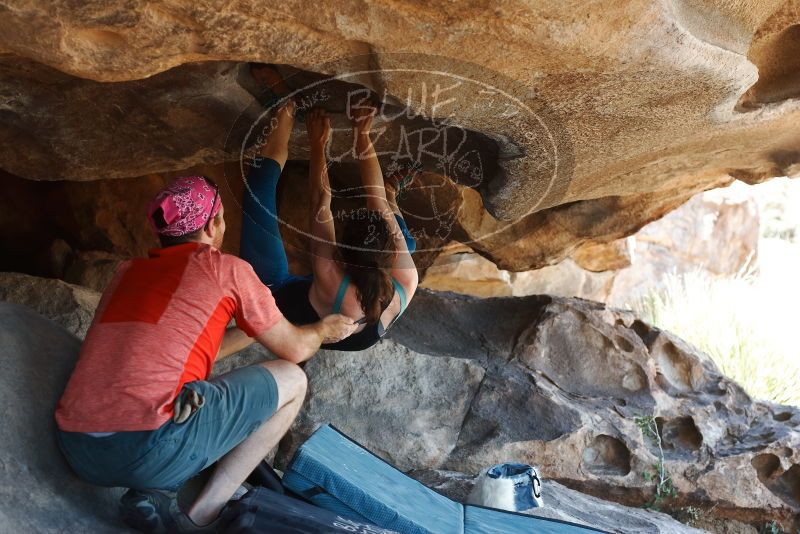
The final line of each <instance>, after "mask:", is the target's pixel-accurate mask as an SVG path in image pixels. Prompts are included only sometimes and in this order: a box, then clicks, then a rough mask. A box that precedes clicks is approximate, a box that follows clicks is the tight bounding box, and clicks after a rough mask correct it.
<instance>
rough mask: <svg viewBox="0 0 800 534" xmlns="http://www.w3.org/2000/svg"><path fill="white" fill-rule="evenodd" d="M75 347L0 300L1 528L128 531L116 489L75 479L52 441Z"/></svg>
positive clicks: (58, 330)
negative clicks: (0, 365)
mask: <svg viewBox="0 0 800 534" xmlns="http://www.w3.org/2000/svg"><path fill="white" fill-rule="evenodd" d="M78 347H79V340H78V339H77V338H76V337H75V336H73V335H72V334H70V333H69V332H67V331H66V330H64V329H63V328H62V327H60V326H58V325H57V324H55V323H53V322H51V321H49V320H47V319H45V318H43V317H41V316H39V315H37V314H36V313H34V312H33V311H30V310H29V309H27V308H24V307H22V306H19V305H17V304H11V303H8V302H0V351H2V359H3V374H2V377H0V381H2V386H1V387H0V401H2V403H3V406H5V407H6V410H5V412H6V413H5V415H4V417H3V432H2V433H0V463H2V465H3V469H2V470H0V501H2V503H3V512H2V514H0V531H2V532H53V533H55V532H98V533H112V532H131V531H130V530H129V529H127V528H125V527H124V525H122V524H121V523H120V522H119V520H118V519H117V505H118V499H119V496H120V494H121V490H119V489H113V490H112V489H105V488H99V487H95V486H90V485H88V484H85V483H83V482H82V481H80V480H79V479H78V478H77V477H76V476H75V475H74V474H73V473H72V471H71V470H70V469H69V467H68V466H67V463H66V461H65V460H64V459H63V457H62V455H61V451H59V450H58V446H57V444H56V441H55V421H54V420H53V411H54V410H55V406H56V402H57V401H58V398H59V397H60V396H61V392H62V391H63V390H64V386H65V385H66V383H67V378H68V377H69V373H70V372H71V371H72V366H73V365H74V363H75V359H76V357H77V355H78Z"/></svg>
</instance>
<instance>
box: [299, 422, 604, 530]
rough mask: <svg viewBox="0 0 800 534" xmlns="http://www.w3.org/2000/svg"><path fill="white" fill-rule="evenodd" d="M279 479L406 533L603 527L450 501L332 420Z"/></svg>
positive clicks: (325, 503)
mask: <svg viewBox="0 0 800 534" xmlns="http://www.w3.org/2000/svg"><path fill="white" fill-rule="evenodd" d="M283 485H284V486H285V487H286V488H288V489H289V490H291V491H293V492H295V493H298V494H300V495H302V496H304V497H305V498H307V499H309V500H310V501H311V502H313V503H314V504H316V505H317V506H320V507H321V508H325V509H327V510H330V511H332V512H336V513H339V514H342V515H346V516H350V517H352V518H353V519H356V520H360V521H364V522H371V523H374V524H376V525H378V526H380V527H382V528H386V529H391V530H396V531H398V532H402V533H406V534H517V533H519V534H532V533H533V534H595V533H597V532H604V531H602V530H597V529H593V528H590V527H584V526H581V525H576V524H572V523H567V522H562V521H556V520H552V519H545V518H539V517H534V516H530V515H525V514H516V513H511V512H506V511H504V510H495V509H492V508H484V507H480V506H464V505H462V504H460V503H457V502H454V501H451V500H450V499H448V498H447V497H444V496H443V495H440V494H438V493H436V492H435V491H433V490H432V489H430V488H428V487H426V486H425V485H423V484H421V483H419V482H417V481H416V480H414V479H412V478H410V477H408V476H406V475H405V474H404V473H403V472H402V471H400V470H399V469H397V468H395V467H394V466H392V465H390V464H389V463H387V462H385V461H384V460H382V459H381V458H379V457H378V456H376V455H374V454H373V453H371V452H370V451H368V450H367V449H365V448H364V447H362V446H361V445H359V444H358V443H356V442H355V441H353V440H352V439H350V438H349V437H347V436H346V435H345V434H343V433H342V432H340V431H339V430H337V429H335V428H334V427H332V426H330V425H324V426H322V427H320V428H319V429H317V431H316V432H314V434H312V435H311V436H310V437H309V438H308V440H307V441H306V442H305V443H304V444H303V445H301V446H300V447H299V448H298V449H297V452H295V456H294V458H293V459H292V461H291V462H290V463H289V466H288V467H287V469H286V473H284V477H283Z"/></svg>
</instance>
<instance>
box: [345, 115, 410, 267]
mask: <svg viewBox="0 0 800 534" xmlns="http://www.w3.org/2000/svg"><path fill="white" fill-rule="evenodd" d="M375 111H376V110H375V106H373V105H372V104H369V103H367V102H366V101H362V102H361V103H359V104H355V105H353V106H352V107H351V118H352V120H353V136H354V137H355V145H356V159H357V160H358V171H359V174H360V175H361V184H362V187H363V188H364V194H365V195H366V196H367V209H370V210H373V211H377V212H380V213H381V215H383V218H384V220H385V221H386V224H387V225H388V226H389V231H391V232H392V235H393V236H394V240H395V243H396V248H395V250H397V251H398V259H400V256H402V255H403V254H405V255H408V249H407V248H406V244H405V240H404V238H403V233H402V232H401V231H400V226H399V225H398V224H397V220H396V219H395V218H394V210H393V209H392V206H391V205H390V204H389V201H388V200H387V198H386V189H385V186H384V183H383V173H382V172H381V166H380V163H379V162H378V156H377V154H376V153H375V147H374V146H373V144H372V138H371V137H370V132H371V129H372V120H373V118H374V117H375ZM401 242H402V244H401ZM403 251H405V252H403ZM409 258H410V256H409ZM395 263H397V261H396V262H395ZM400 263H401V264H403V265H408V264H409V263H412V264H413V262H409V261H407V260H405V259H403V260H401V261H400Z"/></svg>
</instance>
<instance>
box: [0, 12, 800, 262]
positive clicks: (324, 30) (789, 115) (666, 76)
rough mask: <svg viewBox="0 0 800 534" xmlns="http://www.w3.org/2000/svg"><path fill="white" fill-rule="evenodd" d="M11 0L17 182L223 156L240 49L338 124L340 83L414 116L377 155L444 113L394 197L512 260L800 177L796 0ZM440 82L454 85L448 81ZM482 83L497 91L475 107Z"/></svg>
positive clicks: (248, 117)
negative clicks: (414, 186)
mask: <svg viewBox="0 0 800 534" xmlns="http://www.w3.org/2000/svg"><path fill="white" fill-rule="evenodd" d="M6 5H7V6H8V8H7V9H6V10H5V14H6V15H7V16H5V17H3V20H2V21H0V30H2V31H0V36H2V37H0V49H2V50H3V51H4V52H5V54H4V55H3V57H2V58H1V59H0V64H2V65H0V86H2V88H3V94H4V95H7V96H6V97H5V98H4V101H3V109H4V120H3V123H2V127H0V139H2V140H3V143H1V144H0V146H2V147H3V148H1V149H0V165H1V166H2V167H3V168H4V169H5V170H7V171H9V172H10V173H12V174H15V175H18V176H22V177H25V178H34V179H38V180H54V179H69V180H87V179H100V178H123V177H136V176H142V175H148V174H150V173H156V172H166V171H169V172H174V171H178V170H182V169H188V168H191V167H192V166H194V165H200V164H206V165H207V164H221V163H222V162H225V161H231V160H237V159H238V157H239V154H238V153H239V151H240V150H239V148H240V147H239V146H238V145H237V143H236V142H234V141H235V140H236V138H237V136H238V135H239V134H241V131H240V127H242V126H247V125H248V124H249V123H252V122H253V120H255V119H254V118H257V117H258V115H259V113H260V111H261V106H260V105H259V103H258V102H259V98H261V97H262V96H263V95H260V94H258V88H255V87H254V86H253V85H252V81H251V80H249V79H248V76H247V73H246V72H245V71H246V68H244V65H243V64H242V63H240V62H242V61H264V62H270V63H276V64H280V65H282V69H283V71H284V73H285V74H286V75H287V76H288V77H289V78H290V80H289V81H290V83H289V85H290V88H291V89H293V90H300V89H303V88H304V87H308V86H309V84H312V83H316V81H318V79H319V78H320V76H322V75H332V74H336V75H338V76H340V78H341V79H340V80H338V81H337V83H336V84H332V85H330V91H329V94H328V97H326V98H327V99H326V100H324V101H322V102H321V105H324V106H325V107H327V108H328V109H329V111H331V112H332V113H333V114H334V124H335V126H337V128H338V127H340V126H342V125H343V124H344V121H343V118H342V112H343V110H344V108H345V103H344V101H343V100H342V99H341V96H342V95H343V94H345V93H346V92H347V91H349V90H350V89H354V88H356V89H357V88H363V89H368V90H370V91H372V94H373V96H375V97H377V98H379V99H380V100H381V101H382V102H384V103H386V104H387V106H389V111H391V112H393V113H394V112H396V111H397V110H398V109H404V108H407V109H410V110H414V116H413V117H412V118H408V117H407V116H404V115H403V114H398V115H397V117H394V118H390V119H387V120H385V121H383V122H382V123H381V124H382V126H386V131H385V135H384V137H383V139H384V140H385V142H386V143H387V145H388V146H397V141H398V139H403V135H402V131H403V128H405V129H406V130H405V131H408V128H409V127H413V128H416V130H415V131H418V132H423V131H428V130H427V129H428V128H430V127H431V125H432V124H433V122H434V121H435V120H439V119H445V118H446V119H447V120H446V121H445V122H446V123H447V124H446V125H445V127H444V128H443V129H441V130H440V132H441V131H446V130H447V129H456V130H458V131H459V132H460V133H462V134H463V135H464V138H463V139H464V143H465V144H464V145H463V147H464V148H465V150H464V151H463V153H458V154H448V156H458V157H455V158H451V159H452V161H450V160H449V159H448V157H444V156H441V155H439V156H441V157H437V156H436V155H431V153H433V152H434V151H433V150H432V149H431V150H427V151H426V150H425V149H426V146H427V143H428V141H423V140H422V139H421V137H422V134H420V139H414V140H412V141H413V142H412V144H411V145H410V147H409V149H410V151H413V152H414V153H416V154H418V155H419V154H421V153H423V152H424V154H423V156H424V157H422V159H424V160H425V161H424V162H425V164H426V166H427V167H426V170H427V171H428V173H429V176H428V177H427V178H426V181H425V182H424V185H425V187H426V188H427V189H425V190H424V191H419V192H418V196H422V197H423V200H415V201H414V203H413V204H412V205H409V206H408V209H409V211H411V212H414V211H416V212H420V213H422V212H423V211H424V208H427V209H430V208H431V207H432V206H436V207H437V209H438V208H441V207H442V206H447V208H448V209H445V210H444V212H439V213H437V214H436V217H437V218H438V221H437V224H436V225H435V226H436V229H437V230H439V231H442V232H444V233H445V234H447V235H446V236H445V237H446V238H447V240H448V241H449V240H455V241H459V242H463V243H466V244H468V245H469V246H470V247H471V248H473V249H474V250H476V251H478V252H479V253H480V254H482V255H484V256H486V257H489V258H491V259H492V260H493V261H495V262H496V263H497V264H498V265H499V266H500V267H501V268H504V269H509V270H526V269H530V268H536V267H542V266H545V265H550V264H553V263H556V262H558V261H560V260H561V259H563V258H565V257H567V256H568V255H569V254H570V253H571V252H573V251H574V250H575V249H576V248H577V247H579V246H581V245H583V244H586V243H592V242H607V241H610V240H613V239H617V238H620V237H624V236H625V235H628V234H630V233H633V232H635V231H636V230H637V229H638V228H640V227H641V226H642V225H644V224H645V223H647V222H649V221H651V220H654V219H655V218H658V217H659V216H661V215H663V214H664V213H666V212H667V211H669V210H670V209H672V208H674V207H676V206H677V205H679V204H681V203H682V202H684V201H685V200H687V199H688V198H689V197H690V196H691V195H692V194H694V193H696V192H699V191H702V190H705V189H708V188H711V187H714V186H717V185H722V184H725V183H728V182H729V181H730V179H731V178H730V177H731V176H733V177H737V178H741V179H743V180H745V181H748V182H757V181H761V180H764V179H766V178H769V177H773V176H780V175H794V174H797V173H798V170H800V167H799V166H798V161H800V152H798V150H797V146H798V145H800V132H798V131H797V128H795V127H794V125H795V124H796V122H797V118H798V115H799V114H800V105H799V104H798V101H797V100H796V98H795V97H796V96H797V95H798V94H800V86H799V85H798V81H797V76H796V69H795V68H794V67H795V66H796V60H795V59H794V57H795V56H796V54H794V52H795V51H796V50H797V49H798V46H800V45H798V42H800V39H799V38H798V32H797V31H796V29H797V27H798V22H799V21H800V18H798V15H797V10H796V5H795V3H794V2H793V1H792V0H784V1H781V0H774V1H760V2H749V1H748V2H745V1H738V0H737V1H734V2H718V1H716V2H715V1H711V2H705V3H697V2H684V1H677V0H676V1H670V2H645V1H636V2H633V3H630V2H625V3H611V4H608V3H605V4H603V5H602V6H601V5H599V4H598V5H594V4H591V5H589V4H570V3H568V4H557V5H555V4H550V3H547V2H533V3H531V2H528V3H524V2H515V1H512V0H509V1H504V2H501V3H500V4H498V5H497V6H494V8H493V9H492V11H491V13H490V14H487V12H486V10H485V9H484V8H483V7H482V6H471V5H463V4H461V3H452V2H434V3H431V4H427V5H426V6H425V7H424V8H423V7H420V6H419V4H418V3H416V2H410V1H402V2H395V3H392V4H391V5H389V4H387V5H380V6H378V5H375V6H369V8H367V9H364V7H363V6H362V5H361V4H360V3H357V2H352V1H349V0H343V1H340V2H329V3H324V4H321V5H319V4H314V5H310V4H305V3H302V2H294V3H290V4H280V6H276V7H274V8H270V7H260V8H255V7H253V6H252V5H251V3H249V2H245V1H241V0H237V1H233V2H229V3H227V4H225V6H224V7H223V8H219V7H218V6H212V5H211V4H202V3H201V4H197V3H190V2H185V1H179V2H174V3H171V4H169V5H168V6H159V7H157V8H154V7H153V6H152V5H150V4H148V3H145V2H141V1H139V0H134V1H132V2H131V1H125V2H123V1H122V0H118V1H112V2H106V1H103V2H100V1H89V2H84V3H82V5H81V7H80V9H75V8H74V6H73V5H72V4H71V3H70V2H66V1H61V0H56V1H54V2H41V1H37V0H12V1H10V2H6ZM289 13H290V14H291V15H289ZM576 14H577V16H576ZM30 35H36V37H37V38H36V39H35V40H31V39H30ZM409 36H413V37H414V38H409ZM532 51H535V53H533V52H532ZM442 72H447V73H448V76H450V75H455V76H456V78H453V77H452V76H450V77H449V78H447V79H448V80H450V82H449V83H445V81H444V80H443V79H442V74H440V73H442ZM356 73H357V74H356ZM292 74H297V76H294V77H293V76H291V75H292ZM292 80H294V81H292ZM454 80H458V81H459V83H455V81H454ZM99 82H106V83H99ZM437 84H438V85H437ZM487 86H488V87H489V89H490V91H489V92H491V93H492V94H493V95H500V96H498V97H497V98H496V99H494V100H492V99H489V98H486V97H485V95H483V93H481V91H483V90H484V89H486V87H487ZM437 87H438V88H439V89H442V88H447V90H446V91H438V93H437V92H436V88H437ZM478 88H480V90H479V89H478ZM484 92H485V91H484ZM313 96H314V91H313V90H310V89H309V90H306V89H303V91H302V92H301V93H298V97H300V99H301V100H303V99H306V100H309V101H311V100H313ZM501 97H502V98H501ZM512 108H513V109H512ZM415 121H416V122H415ZM244 129H245V130H247V128H244ZM109 132H113V135H109ZM229 134H231V135H229ZM303 135H304V134H303V132H302V128H301V127H300V125H298V127H297V129H296V132H295V135H294V136H293V140H292V157H293V158H296V159H305V158H306V153H305V152H304V147H305V140H304V138H303ZM440 137H441V136H440ZM335 138H336V134H335ZM439 141H441V139H439V140H438V141H437V142H439ZM336 143H338V141H335V143H334V146H340V145H338V144H336ZM431 143H433V142H431ZM434 144H435V143H434ZM437 148H438V145H437ZM346 159H347V158H344V159H343V162H346V161H345V160H346ZM473 171H475V172H473ZM235 178H236V177H235V176H234V177H232V179H235ZM439 183H445V184H451V185H453V186H454V187H455V189H456V191H454V192H453V191H451V192H447V191H445V190H444V188H441V187H438V186H437V184H439ZM232 187H233V188H235V187H238V186H232ZM433 189H437V191H436V193H435V194H434V196H435V198H436V201H435V202H434V201H432V200H431V196H430V195H429V194H428V193H431V191H432V190H433ZM439 189H442V190H441V191H439ZM445 199H450V200H451V204H446V203H444V200H445ZM420 203H421V204H420ZM451 207H452V208H454V209H452V210H451V209H450V208H451ZM445 214H446V215H445ZM451 216H452V217H451ZM510 222H514V223H515V224H513V225H512V224H510ZM442 240H443V237H442V236H441V235H435V236H431V242H430V243H429V244H430V246H431V247H433V248H437V247H440V246H441V245H442V244H443V243H442ZM426 246H427V245H426Z"/></svg>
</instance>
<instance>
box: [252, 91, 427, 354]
mask: <svg viewBox="0 0 800 534" xmlns="http://www.w3.org/2000/svg"><path fill="white" fill-rule="evenodd" d="M294 108H295V106H294V103H293V102H292V101H289V102H288V103H287V104H286V105H285V106H283V107H282V108H281V109H280V110H279V111H278V113H277V126H276V128H275V129H274V130H273V132H272V133H271V134H270V135H269V136H268V138H267V141H266V144H265V145H264V146H263V147H262V148H261V149H260V156H259V157H257V158H256V159H255V161H254V162H253V163H254V165H253V167H252V169H251V171H250V173H249V175H248V178H247V181H248V189H249V191H245V195H244V200H243V211H244V217H243V221H242V237H241V247H240V254H241V257H242V258H243V259H245V260H246V261H248V262H250V264H251V265H252V266H253V268H254V269H255V272H256V274H257V275H258V276H259V278H261V280H262V282H264V283H265V284H266V285H268V286H269V287H270V289H271V290H272V292H273V295H274V297H275V301H276V303H277V304H278V307H279V308H280V309H281V311H282V312H283V314H284V315H285V316H286V318H287V319H288V320H289V321H291V322H292V323H295V324H307V323H312V322H315V321H318V320H319V318H320V317H325V316H326V315H328V314H331V313H341V314H343V315H346V316H348V317H351V318H352V319H353V321H354V323H358V324H359V325H360V326H359V328H358V329H357V330H356V331H355V333H353V334H352V335H350V336H349V337H348V338H345V339H343V340H342V341H339V342H336V343H331V344H326V345H323V348H326V349H334V350H345V351H358V350H364V349H366V348H369V347H371V346H372V345H374V344H375V343H377V342H378V341H379V340H380V339H381V337H382V336H383V335H384V333H385V332H386V331H387V330H388V329H389V327H390V326H391V325H392V324H393V323H394V322H395V321H396V320H397V319H398V318H399V317H400V315H401V314H402V313H403V312H404V311H405V309H406V307H407V306H408V303H409V302H410V300H411V298H412V297H413V296H414V292H415V291H416V289H417V283H418V275H417V270H416V268H415V266H414V262H413V260H412V258H411V253H412V252H413V251H414V248H415V243H414V239H413V237H411V235H410V233H409V232H408V229H407V227H406V225H405V222H404V221H403V218H402V216H401V215H400V211H399V209H398V207H397V202H396V196H397V194H398V193H399V192H400V190H402V189H403V187H404V186H407V185H408V183H410V182H411V180H413V178H414V176H415V174H416V172H417V170H416V169H415V168H411V169H410V170H402V169H401V170H400V171H399V172H397V173H394V174H393V175H392V176H390V177H389V179H387V183H386V184H385V183H384V180H383V175H382V173H381V168H380V165H379V163H378V158H377V156H376V154H375V149H374V147H373V144H372V140H371V139H370V128H371V126H372V122H373V117H374V114H375V108H374V107H373V106H371V105H369V104H363V105H360V106H358V107H355V108H354V109H353V110H352V112H351V120H352V125H353V136H354V147H355V155H356V159H357V161H358V169H359V173H360V176H361V182H362V187H363V191H364V196H365V197H366V209H365V210H363V209H362V210H358V212H357V213H356V214H355V216H353V217H348V218H347V220H346V221H345V222H344V224H343V227H342V229H341V239H340V241H339V242H337V239H336V234H335V230H334V222H333V213H332V211H331V197H332V195H331V189H330V183H329V177H328V167H327V162H326V156H325V151H326V146H327V143H328V142H329V140H330V135H331V127H330V119H329V118H328V117H327V116H326V113H325V111H323V110H321V109H313V110H311V112H310V113H309V114H308V116H307V121H306V125H307V130H308V138H309V143H310V154H311V155H310V161H309V191H310V198H309V199H308V203H309V204H310V207H311V213H310V231H311V246H310V253H311V268H312V274H311V275H309V276H297V275H292V274H290V273H289V267H288V261H287V257H286V251H285V249H284V245H283V241H282V239H281V235H280V229H279V224H278V218H277V215H278V209H277V201H276V191H277V186H278V179H279V178H280V174H281V170H282V169H283V166H284V164H285V163H286V159H287V158H288V142H289V135H290V133H291V130H292V126H293V122H294ZM387 186H388V187H387Z"/></svg>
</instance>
